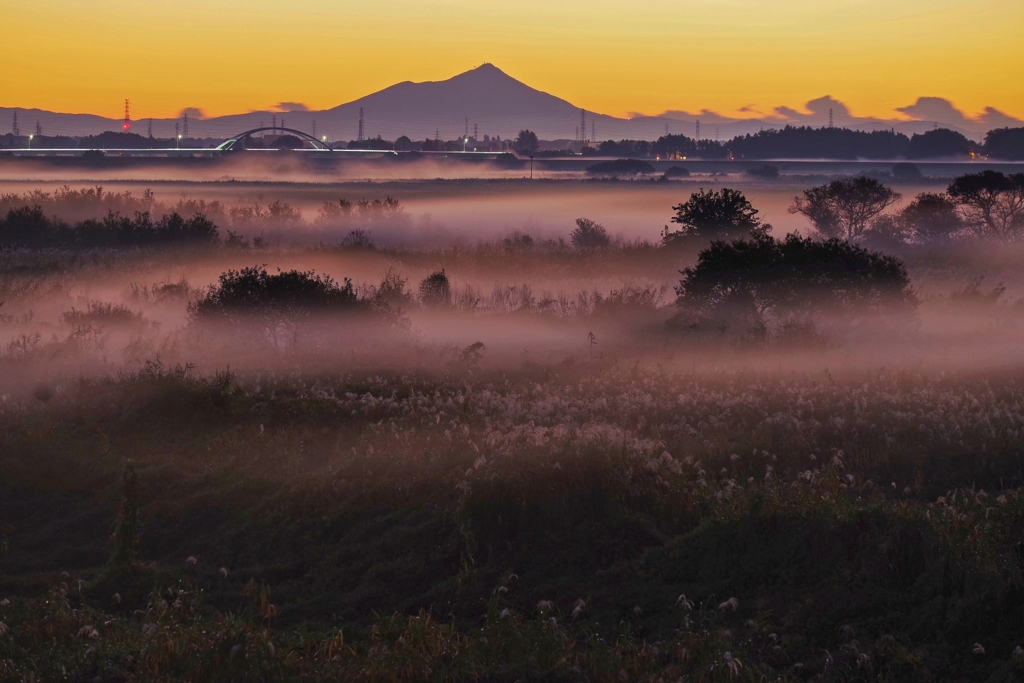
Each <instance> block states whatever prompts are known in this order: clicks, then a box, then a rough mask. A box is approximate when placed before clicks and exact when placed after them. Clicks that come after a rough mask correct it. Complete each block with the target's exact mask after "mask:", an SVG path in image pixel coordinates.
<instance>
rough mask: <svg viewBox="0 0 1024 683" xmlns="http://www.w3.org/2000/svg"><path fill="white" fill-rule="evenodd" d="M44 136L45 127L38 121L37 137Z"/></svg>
mask: <svg viewBox="0 0 1024 683" xmlns="http://www.w3.org/2000/svg"><path fill="white" fill-rule="evenodd" d="M42 136H43V127H42V126H40V125H39V122H38V121H36V137H37V138H41V137H42Z"/></svg>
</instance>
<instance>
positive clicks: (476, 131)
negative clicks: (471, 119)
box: [473, 123, 480, 140]
mask: <svg viewBox="0 0 1024 683" xmlns="http://www.w3.org/2000/svg"><path fill="white" fill-rule="evenodd" d="M473 139H474V140H479V139H480V129H479V128H478V127H477V124H475V123H474V124H473Z"/></svg>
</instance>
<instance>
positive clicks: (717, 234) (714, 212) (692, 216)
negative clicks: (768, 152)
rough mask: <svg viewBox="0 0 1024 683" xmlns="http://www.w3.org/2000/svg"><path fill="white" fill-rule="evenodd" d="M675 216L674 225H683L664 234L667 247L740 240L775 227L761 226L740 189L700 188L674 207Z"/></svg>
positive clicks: (754, 210)
mask: <svg viewBox="0 0 1024 683" xmlns="http://www.w3.org/2000/svg"><path fill="white" fill-rule="evenodd" d="M672 208H673V209H674V210H675V212H676V215H675V216H673V217H672V222H673V223H677V224H679V225H681V226H682V228H681V229H680V230H677V231H674V232H670V231H669V229H668V226H666V227H665V232H664V233H663V235H662V241H663V242H664V243H665V244H666V245H673V244H679V243H682V242H686V241H689V240H692V239H698V240H715V239H730V238H735V237H741V236H743V235H745V234H747V233H750V232H763V233H767V232H770V231H771V229H772V226H771V225H769V224H767V223H762V222H761V219H760V218H758V217H757V214H758V211H757V209H755V208H754V207H753V206H752V205H751V204H750V202H749V201H747V198H746V197H745V196H743V193H742V192H740V191H739V190H731V189H729V188H727V187H726V188H722V189H721V190H708V191H705V190H704V188H701V190H700V191H699V192H694V193H693V194H691V195H690V198H689V199H688V200H687V201H686V202H684V203H682V204H679V205H678V206H673V207H672Z"/></svg>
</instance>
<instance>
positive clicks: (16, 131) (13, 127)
mask: <svg viewBox="0 0 1024 683" xmlns="http://www.w3.org/2000/svg"><path fill="white" fill-rule="evenodd" d="M11 132H12V133H14V137H16V138H20V137H21V129H19V128H18V110H17V109H15V110H14V123H12V124H11Z"/></svg>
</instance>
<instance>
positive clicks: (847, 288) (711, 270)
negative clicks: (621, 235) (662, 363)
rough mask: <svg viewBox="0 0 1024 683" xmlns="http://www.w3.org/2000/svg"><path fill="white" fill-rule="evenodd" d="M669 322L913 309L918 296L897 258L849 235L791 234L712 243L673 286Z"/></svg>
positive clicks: (737, 322) (749, 321)
mask: <svg viewBox="0 0 1024 683" xmlns="http://www.w3.org/2000/svg"><path fill="white" fill-rule="evenodd" d="M676 293H677V294H678V299H677V300H676V305H677V306H678V307H679V308H680V309H681V310H680V313H679V314H678V315H677V316H676V317H675V318H673V324H674V325H679V324H682V325H690V326H693V325H706V324H722V325H723V326H734V327H735V326H739V327H740V328H741V329H743V330H746V329H749V328H750V327H751V326H755V325H765V324H767V323H769V322H772V323H778V324H782V323H784V322H786V321H790V320H806V319H810V318H813V317H816V316H822V315H825V316H829V317H831V318H840V317H844V316H849V317H855V316H858V315H862V314H866V313H879V312H885V311H907V310H913V309H914V308H915V307H916V305H917V299H916V297H915V295H914V293H913V291H912V290H911V287H910V278H909V277H908V276H907V270H906V268H905V267H904V265H903V263H902V262H901V261H900V260H899V259H897V258H895V257H893V256H886V255H883V254H880V253H873V252H869V251H867V250H866V249H863V248H861V247H858V246H856V245H853V244H850V243H849V242H846V241H843V240H838V239H830V240H826V241H823V242H822V241H815V240H812V239H810V238H805V237H800V236H798V235H787V236H786V238H785V239H784V240H776V239H774V238H773V237H771V236H770V235H764V234H755V235H754V236H753V237H751V238H750V239H747V240H736V241H733V242H713V243H712V244H711V246H710V247H709V248H708V249H705V250H703V251H701V252H700V255H699V257H698V260H697V265H695V266H693V267H690V268H687V269H686V270H684V271H683V279H682V280H680V282H679V287H677V288H676Z"/></svg>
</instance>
